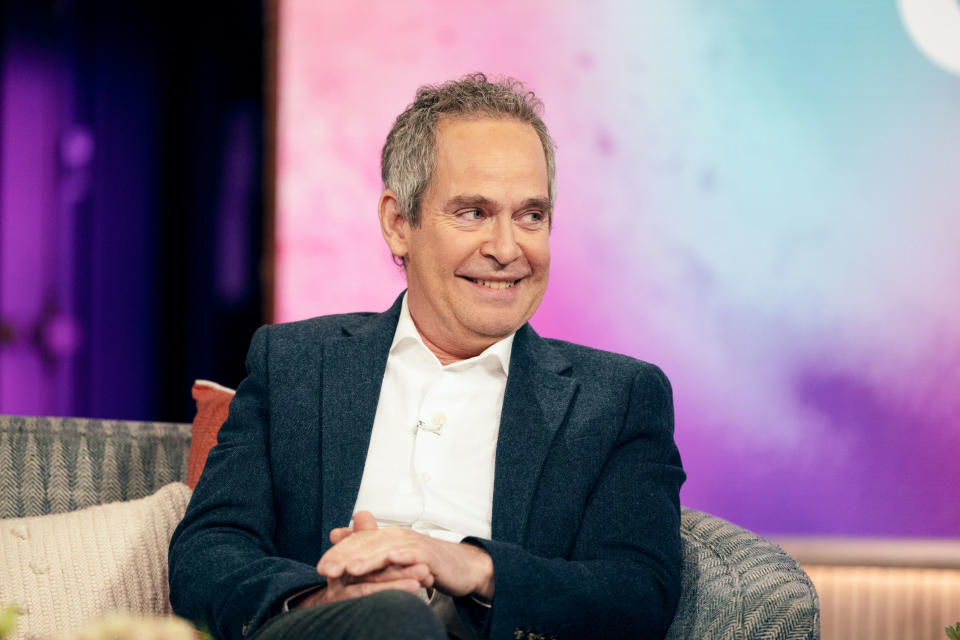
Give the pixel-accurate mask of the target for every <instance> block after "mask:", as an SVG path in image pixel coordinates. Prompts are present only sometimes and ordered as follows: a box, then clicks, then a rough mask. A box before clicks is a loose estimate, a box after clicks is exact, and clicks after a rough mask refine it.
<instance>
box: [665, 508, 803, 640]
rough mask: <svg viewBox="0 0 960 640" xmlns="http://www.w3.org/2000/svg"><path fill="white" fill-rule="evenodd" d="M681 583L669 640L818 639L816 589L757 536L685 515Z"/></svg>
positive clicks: (792, 562)
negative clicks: (696, 639)
mask: <svg viewBox="0 0 960 640" xmlns="http://www.w3.org/2000/svg"><path fill="white" fill-rule="evenodd" d="M680 535H681V537H682V538H683V585H682V588H681V592H680V603H679V605H678V606H677V613H676V616H674V619H673V624H672V625H671V626H670V631H669V632H668V633H667V638H668V640H681V639H683V640H693V639H694V638H698V639H708V638H709V639H710V640H807V639H810V640H816V639H817V638H819V637H820V601H819V599H818V598H817V591H816V589H814V587H813V583H812V582H811V581H810V578H809V577H807V574H806V573H805V572H804V571H803V569H801V568H800V565H799V564H797V561H796V560H794V559H793V558H791V557H790V556H788V555H787V554H786V553H784V551H783V550H782V549H780V548H779V547H777V546H776V545H774V544H773V543H771V542H770V541H768V540H765V539H763V538H761V537H760V536H758V535H756V534H753V533H750V532H749V531H747V530H746V529H742V528H740V527H738V526H736V525H734V524H731V523H729V522H727V521H726V520H721V519H720V518H717V517H715V516H711V515H710V514H707V513H703V512H702V511H695V510H693V509H687V508H684V509H683V513H682V515H681V521H680Z"/></svg>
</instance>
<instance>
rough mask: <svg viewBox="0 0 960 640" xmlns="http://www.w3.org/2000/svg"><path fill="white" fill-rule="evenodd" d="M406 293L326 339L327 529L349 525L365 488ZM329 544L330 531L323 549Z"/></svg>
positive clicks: (323, 443) (323, 448)
mask: <svg viewBox="0 0 960 640" xmlns="http://www.w3.org/2000/svg"><path fill="white" fill-rule="evenodd" d="M402 297H403V294H401V296H400V297H398V298H397V300H396V302H394V303H393V306H392V307H390V309H388V310H387V311H385V312H384V313H379V314H375V315H370V316H350V317H348V318H347V319H346V320H345V321H344V323H343V325H342V334H343V335H342V336H340V337H336V338H332V339H329V340H327V341H326V342H325V343H324V345H323V356H322V357H323V364H322V372H323V383H322V385H321V389H322V394H323V395H322V398H321V405H322V407H321V413H320V421H321V422H320V424H321V429H320V460H321V476H322V477H321V478H320V482H321V490H320V501H321V502H320V504H321V523H322V526H323V527H324V528H325V529H326V530H329V529H330V528H332V527H345V526H347V523H348V522H349V521H350V518H351V516H352V513H353V506H354V504H355V503H356V499H357V494H358V493H359V492H360V480H361V479H362V478H363V463H364V461H365V460H366V457H367V449H368V448H369V446H370V433H371V431H372V430H373V420H374V418H375V417H376V413H377V403H378V402H379V400H380V385H381V383H382V382H383V372H384V370H385V369H386V366H387V355H388V353H389V351H390V343H391V341H392V340H393V334H394V331H395V330H396V327H397V319H398V318H399V316H400V301H401V299H402ZM329 547H330V541H329V540H327V539H326V536H325V535H324V540H323V544H322V549H323V551H326V550H327V549H328V548H329Z"/></svg>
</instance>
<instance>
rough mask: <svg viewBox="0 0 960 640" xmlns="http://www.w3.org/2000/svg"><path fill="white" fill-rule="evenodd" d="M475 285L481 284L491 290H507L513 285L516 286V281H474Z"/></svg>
mask: <svg viewBox="0 0 960 640" xmlns="http://www.w3.org/2000/svg"><path fill="white" fill-rule="evenodd" d="M474 282H476V283H477V284H482V285H483V286H485V287H490V288H491V289H509V288H510V287H512V286H513V285H515V284H517V281H516V280H509V281H503V280H474Z"/></svg>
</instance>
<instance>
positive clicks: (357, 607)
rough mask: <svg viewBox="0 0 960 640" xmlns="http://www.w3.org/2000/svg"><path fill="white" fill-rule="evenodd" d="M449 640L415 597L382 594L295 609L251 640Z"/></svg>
mask: <svg viewBox="0 0 960 640" xmlns="http://www.w3.org/2000/svg"><path fill="white" fill-rule="evenodd" d="M380 638H391V639H396V640H448V635H447V629H446V627H445V625H444V623H443V621H442V620H441V618H440V616H439V615H437V613H435V612H434V610H433V609H431V608H430V606H429V605H427V604H426V603H424V602H423V600H421V599H420V598H418V597H417V596H415V595H413V594H410V593H407V592H405V591H396V590H391V591H381V592H378V593H374V594H372V595H369V596H364V597H362V598H353V599H350V600H342V601H340V602H331V603H329V604H323V605H319V606H316V607H304V608H301V609H294V610H293V611H290V612H289V613H281V614H280V615H278V616H276V617H274V618H272V619H271V620H268V621H267V623H266V624H265V625H264V626H263V627H262V628H261V629H260V630H259V631H257V633H256V634H255V635H254V637H253V640H281V639H282V640H375V639H380Z"/></svg>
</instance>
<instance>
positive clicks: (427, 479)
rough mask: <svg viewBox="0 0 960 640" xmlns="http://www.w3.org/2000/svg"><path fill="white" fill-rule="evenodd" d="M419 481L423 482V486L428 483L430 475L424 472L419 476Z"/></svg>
mask: <svg viewBox="0 0 960 640" xmlns="http://www.w3.org/2000/svg"><path fill="white" fill-rule="evenodd" d="M420 479H421V480H423V482H424V484H426V483H428V482H430V474H429V473H427V472H426V471H424V472H423V473H421V474H420Z"/></svg>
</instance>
